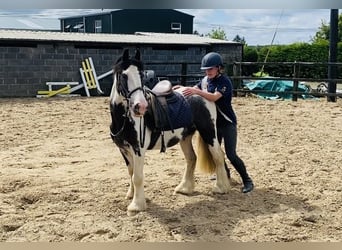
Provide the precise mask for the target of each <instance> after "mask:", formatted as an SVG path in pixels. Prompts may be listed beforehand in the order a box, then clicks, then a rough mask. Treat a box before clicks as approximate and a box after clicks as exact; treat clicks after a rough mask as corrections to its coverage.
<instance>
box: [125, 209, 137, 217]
mask: <svg viewBox="0 0 342 250" xmlns="http://www.w3.org/2000/svg"><path fill="white" fill-rule="evenodd" d="M139 212H140V211H130V210H127V215H128V216H135V215H137V214H138V213H139Z"/></svg>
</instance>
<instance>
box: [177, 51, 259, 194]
mask: <svg viewBox="0 0 342 250" xmlns="http://www.w3.org/2000/svg"><path fill="white" fill-rule="evenodd" d="M223 69H224V67H223V60H222V57H221V55H220V54H219V53H216V52H210V53H208V54H206V55H205V56H204V57H203V58H202V62H201V70H205V74H206V76H205V77H204V78H203V79H202V81H200V82H199V83H198V84H196V85H195V86H193V87H185V88H184V89H183V91H182V92H183V95H184V96H190V95H200V96H202V97H203V98H205V99H207V100H209V101H212V102H215V104H216V107H217V111H218V112H217V123H216V126H217V135H218V141H219V143H220V144H221V142H222V139H223V141H224V149H225V153H226V155H227V158H228V160H229V161H230V162H231V164H232V165H233V166H234V168H235V169H236V171H237V172H238V173H239V175H240V176H241V179H242V182H243V187H242V192H243V193H248V192H250V191H252V190H253V188H254V184H253V181H252V179H251V177H250V176H249V175H248V173H247V169H246V166H245V164H244V162H243V161H242V160H241V159H240V157H239V156H238V155H237V153H236V145H237V118H236V115H235V112H234V110H233V107H232V97H233V85H232V82H231V80H230V79H229V78H228V77H227V76H226V75H224V74H223ZM226 169H227V168H226ZM228 174H229V172H228Z"/></svg>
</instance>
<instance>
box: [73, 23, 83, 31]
mask: <svg viewBox="0 0 342 250" xmlns="http://www.w3.org/2000/svg"><path fill="white" fill-rule="evenodd" d="M73 28H74V29H75V30H76V31H78V32H84V24H83V23H79V24H77V25H75V26H74V27H73Z"/></svg>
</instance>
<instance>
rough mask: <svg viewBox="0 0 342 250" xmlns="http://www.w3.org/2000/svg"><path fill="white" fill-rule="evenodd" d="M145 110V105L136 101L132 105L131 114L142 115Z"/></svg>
mask: <svg viewBox="0 0 342 250" xmlns="http://www.w3.org/2000/svg"><path fill="white" fill-rule="evenodd" d="M146 110H147V105H144V104H142V103H136V104H135V105H133V114H134V116H143V115H144V114H145V112H146Z"/></svg>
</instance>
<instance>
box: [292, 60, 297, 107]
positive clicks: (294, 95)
mask: <svg viewBox="0 0 342 250" xmlns="http://www.w3.org/2000/svg"><path fill="white" fill-rule="evenodd" d="M293 78H294V81H293V91H296V92H297V91H298V80H297V79H296V78H298V64H297V62H296V61H295V62H294V64H293ZM297 100H298V94H297V93H293V94H292V101H295V102H296V101H297Z"/></svg>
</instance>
